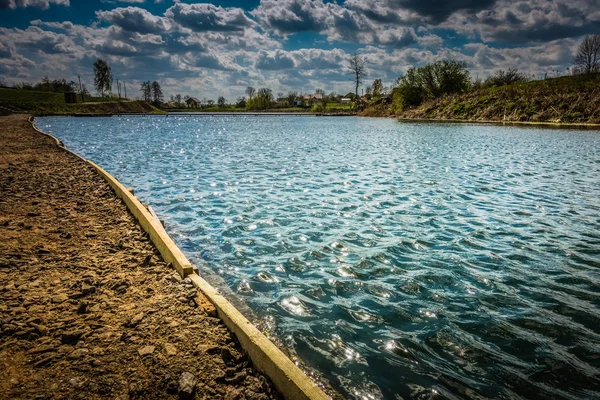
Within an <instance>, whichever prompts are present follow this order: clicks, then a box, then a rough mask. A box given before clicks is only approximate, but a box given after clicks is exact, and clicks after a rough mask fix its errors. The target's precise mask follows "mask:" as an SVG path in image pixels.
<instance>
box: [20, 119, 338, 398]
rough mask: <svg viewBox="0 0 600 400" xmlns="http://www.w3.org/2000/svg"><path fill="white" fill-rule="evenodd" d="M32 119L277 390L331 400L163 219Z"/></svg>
mask: <svg viewBox="0 0 600 400" xmlns="http://www.w3.org/2000/svg"><path fill="white" fill-rule="evenodd" d="M29 122H31V125H32V127H33V128H34V130H35V131H36V132H39V133H41V134H44V135H46V136H50V137H52V138H53V139H54V140H55V141H56V143H57V145H58V146H59V147H61V148H63V149H64V150H66V151H68V152H69V153H71V154H74V155H75V156H77V157H79V158H80V159H82V160H84V161H86V162H87V163H89V164H90V165H91V166H93V167H94V169H95V170H96V171H97V172H98V173H99V174H100V175H101V176H102V177H103V178H104V179H105V180H106V181H107V183H108V184H109V186H111V188H112V189H113V190H114V191H115V193H116V195H117V197H119V198H120V199H122V200H123V201H124V202H125V204H126V206H127V208H128V209H129V210H130V212H131V213H132V214H133V215H134V216H135V218H136V219H137V220H138V223H139V224H140V226H141V227H142V228H143V229H144V231H146V232H147V233H148V234H149V236H150V240H151V241H152V242H153V243H154V245H155V246H156V248H157V249H158V250H159V252H160V253H161V255H162V257H163V259H164V260H165V261H166V262H170V263H172V265H173V267H174V268H175V269H176V270H177V271H178V272H179V274H180V275H182V276H183V277H189V278H190V279H191V280H192V282H193V284H194V286H196V287H197V288H198V289H200V291H202V293H203V294H204V295H205V296H206V297H207V298H208V300H209V301H210V302H211V303H212V304H213V305H214V307H215V308H216V310H217V313H218V316H219V318H221V319H222V320H223V322H224V323H225V325H226V326H227V327H228V328H229V330H231V331H232V332H233V333H234V334H235V335H236V337H237V338H238V340H239V342H240V345H241V346H242V348H243V349H244V350H246V351H247V352H248V356H249V357H250V359H251V360H252V362H253V365H254V366H255V367H256V368H257V369H258V370H259V371H262V372H263V373H265V374H266V375H267V376H268V377H269V378H270V379H271V381H272V382H273V384H274V385H275V387H276V388H277V390H278V391H279V392H280V393H281V394H282V395H283V396H284V397H285V398H286V399H289V400H321V399H323V400H325V399H329V397H328V396H327V395H326V394H325V393H324V392H323V391H322V390H321V389H320V388H319V387H318V386H317V385H316V384H315V383H314V382H313V381H312V380H311V379H310V378H309V377H308V376H307V375H306V374H304V373H303V372H302V370H300V368H298V366H296V365H295V364H294V363H293V362H292V361H291V360H290V359H289V358H288V357H287V356H286V355H285V354H284V353H283V352H282V351H281V350H280V349H279V348H277V346H275V344H273V342H271V341H270V340H269V339H268V338H267V337H266V336H265V335H264V334H263V333H262V332H260V331H259V330H258V329H257V328H256V327H255V326H254V325H253V324H252V323H251V322H250V321H249V320H248V319H247V318H246V317H244V316H243V315H242V314H241V313H240V312H239V311H238V310H237V309H236V308H235V307H234V306H233V305H232V304H231V303H230V302H229V301H228V300H227V299H226V298H225V297H224V296H222V295H221V294H220V293H219V291H218V290H217V289H215V288H214V287H213V286H212V285H210V284H209V283H208V282H207V281H206V280H204V279H203V278H202V277H200V275H198V274H197V273H196V271H195V268H194V267H193V266H192V264H191V263H190V262H189V261H188V260H187V258H186V257H185V255H184V254H183V253H182V252H181V250H180V249H179V248H178V247H177V245H175V243H174V242H173V240H172V239H171V238H170V237H169V235H168V234H167V233H166V231H165V229H164V228H163V226H162V224H161V223H160V221H158V220H157V219H156V218H155V217H154V216H153V215H152V214H151V213H150V212H149V211H148V210H147V209H146V208H145V207H144V206H143V205H142V203H141V202H140V201H139V200H138V199H137V198H136V197H135V196H134V195H133V194H132V193H131V192H130V191H129V190H128V189H127V188H126V187H125V186H123V185H122V184H121V183H120V182H119V181H118V180H117V179H116V178H115V177H113V176H112V175H110V174H109V173H108V172H106V171H104V170H103V169H102V168H100V167H99V166H98V165H96V164H94V163H93V162H92V161H89V160H85V159H84V158H83V157H81V156H80V155H78V154H76V153H74V152H72V151H71V150H69V149H68V148H67V147H66V146H65V145H64V144H63V143H62V142H61V141H60V140H58V139H57V138H56V137H55V136H53V135H50V134H48V133H46V132H43V131H41V130H40V129H39V128H37V127H36V126H35V119H33V118H30V119H29Z"/></svg>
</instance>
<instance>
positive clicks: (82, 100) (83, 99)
mask: <svg viewBox="0 0 600 400" xmlns="http://www.w3.org/2000/svg"><path fill="white" fill-rule="evenodd" d="M77 79H79V93H81V102H82V103H85V97H83V86H81V77H80V76H79V75H77Z"/></svg>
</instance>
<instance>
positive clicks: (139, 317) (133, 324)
mask: <svg viewBox="0 0 600 400" xmlns="http://www.w3.org/2000/svg"><path fill="white" fill-rule="evenodd" d="M145 316H146V314H144V313H143V312H141V313H139V314H136V315H135V316H134V317H133V318H131V321H129V324H127V325H128V326H129V327H131V328H135V327H136V326H138V325H139V323H140V322H142V320H143V319H144V317H145Z"/></svg>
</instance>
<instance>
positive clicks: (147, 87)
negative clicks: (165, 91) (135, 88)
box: [140, 81, 152, 103]
mask: <svg viewBox="0 0 600 400" xmlns="http://www.w3.org/2000/svg"><path fill="white" fill-rule="evenodd" d="M140 90H141V92H142V100H144V101H145V102H146V103H150V102H151V101H152V83H151V82H150V81H144V82H142V86H141V87H140Z"/></svg>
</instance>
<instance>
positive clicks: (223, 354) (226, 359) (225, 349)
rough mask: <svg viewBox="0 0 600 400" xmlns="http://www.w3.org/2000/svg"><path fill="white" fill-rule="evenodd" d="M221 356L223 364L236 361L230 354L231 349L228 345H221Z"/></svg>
mask: <svg viewBox="0 0 600 400" xmlns="http://www.w3.org/2000/svg"><path fill="white" fill-rule="evenodd" d="M221 357H222V358H223V361H224V362H225V365H231V364H234V363H235V362H236V358H235V357H234V355H233V354H231V350H229V348H228V347H221Z"/></svg>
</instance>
